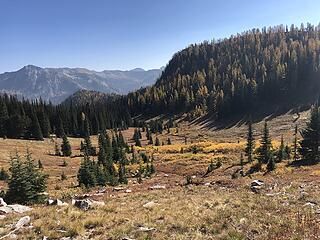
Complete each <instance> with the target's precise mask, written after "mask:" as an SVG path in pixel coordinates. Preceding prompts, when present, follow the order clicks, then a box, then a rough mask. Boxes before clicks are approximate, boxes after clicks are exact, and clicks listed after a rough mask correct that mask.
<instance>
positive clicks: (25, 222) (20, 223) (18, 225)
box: [13, 216, 31, 229]
mask: <svg viewBox="0 0 320 240" xmlns="http://www.w3.org/2000/svg"><path fill="white" fill-rule="evenodd" d="M30 220H31V219H30V217H29V216H24V217H22V218H20V219H19V221H18V222H17V223H16V224H15V225H14V227H13V228H14V229H19V228H21V227H24V226H26V225H28V224H29V223H30Z"/></svg>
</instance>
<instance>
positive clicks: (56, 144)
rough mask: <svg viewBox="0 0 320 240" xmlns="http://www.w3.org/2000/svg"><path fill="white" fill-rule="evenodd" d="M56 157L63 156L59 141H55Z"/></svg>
mask: <svg viewBox="0 0 320 240" xmlns="http://www.w3.org/2000/svg"><path fill="white" fill-rule="evenodd" d="M54 155H56V156H60V155H61V153H60V149H59V145H58V141H57V140H55V141H54Z"/></svg>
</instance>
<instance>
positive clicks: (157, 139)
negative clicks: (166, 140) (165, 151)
mask: <svg viewBox="0 0 320 240" xmlns="http://www.w3.org/2000/svg"><path fill="white" fill-rule="evenodd" d="M155 146H160V140H159V138H158V137H156V143H155Z"/></svg>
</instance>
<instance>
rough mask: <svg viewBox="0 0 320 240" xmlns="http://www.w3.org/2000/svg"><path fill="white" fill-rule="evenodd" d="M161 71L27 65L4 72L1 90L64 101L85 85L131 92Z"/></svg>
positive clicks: (28, 96)
mask: <svg viewBox="0 0 320 240" xmlns="http://www.w3.org/2000/svg"><path fill="white" fill-rule="evenodd" d="M160 74H161V70H160V69H153V70H149V71H145V70H144V69H142V68H135V69H133V70H131V71H120V70H119V71H118V70H115V71H113V70H105V71H102V72H97V71H92V70H88V69H85V68H41V67H37V66H34V65H27V66H24V67H23V68H21V69H20V70H18V71H15V72H6V73H3V74H0V92H6V93H8V94H14V95H18V96H20V97H24V98H27V99H39V98H42V99H43V100H46V101H51V102H53V103H60V102H62V101H63V100H65V99H66V98H67V97H68V96H70V95H72V94H73V93H74V92H76V91H78V90H81V89H86V90H93V91H98V92H102V93H108V94H109V93H116V94H127V93H128V92H131V91H134V90H137V89H139V88H141V87H145V86H148V85H152V84H154V83H155V81H156V80H157V78H158V77H159V76H160Z"/></svg>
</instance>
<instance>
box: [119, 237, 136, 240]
mask: <svg viewBox="0 0 320 240" xmlns="http://www.w3.org/2000/svg"><path fill="white" fill-rule="evenodd" d="M121 240H134V239H133V238H128V237H124V238H122V239H121Z"/></svg>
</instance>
